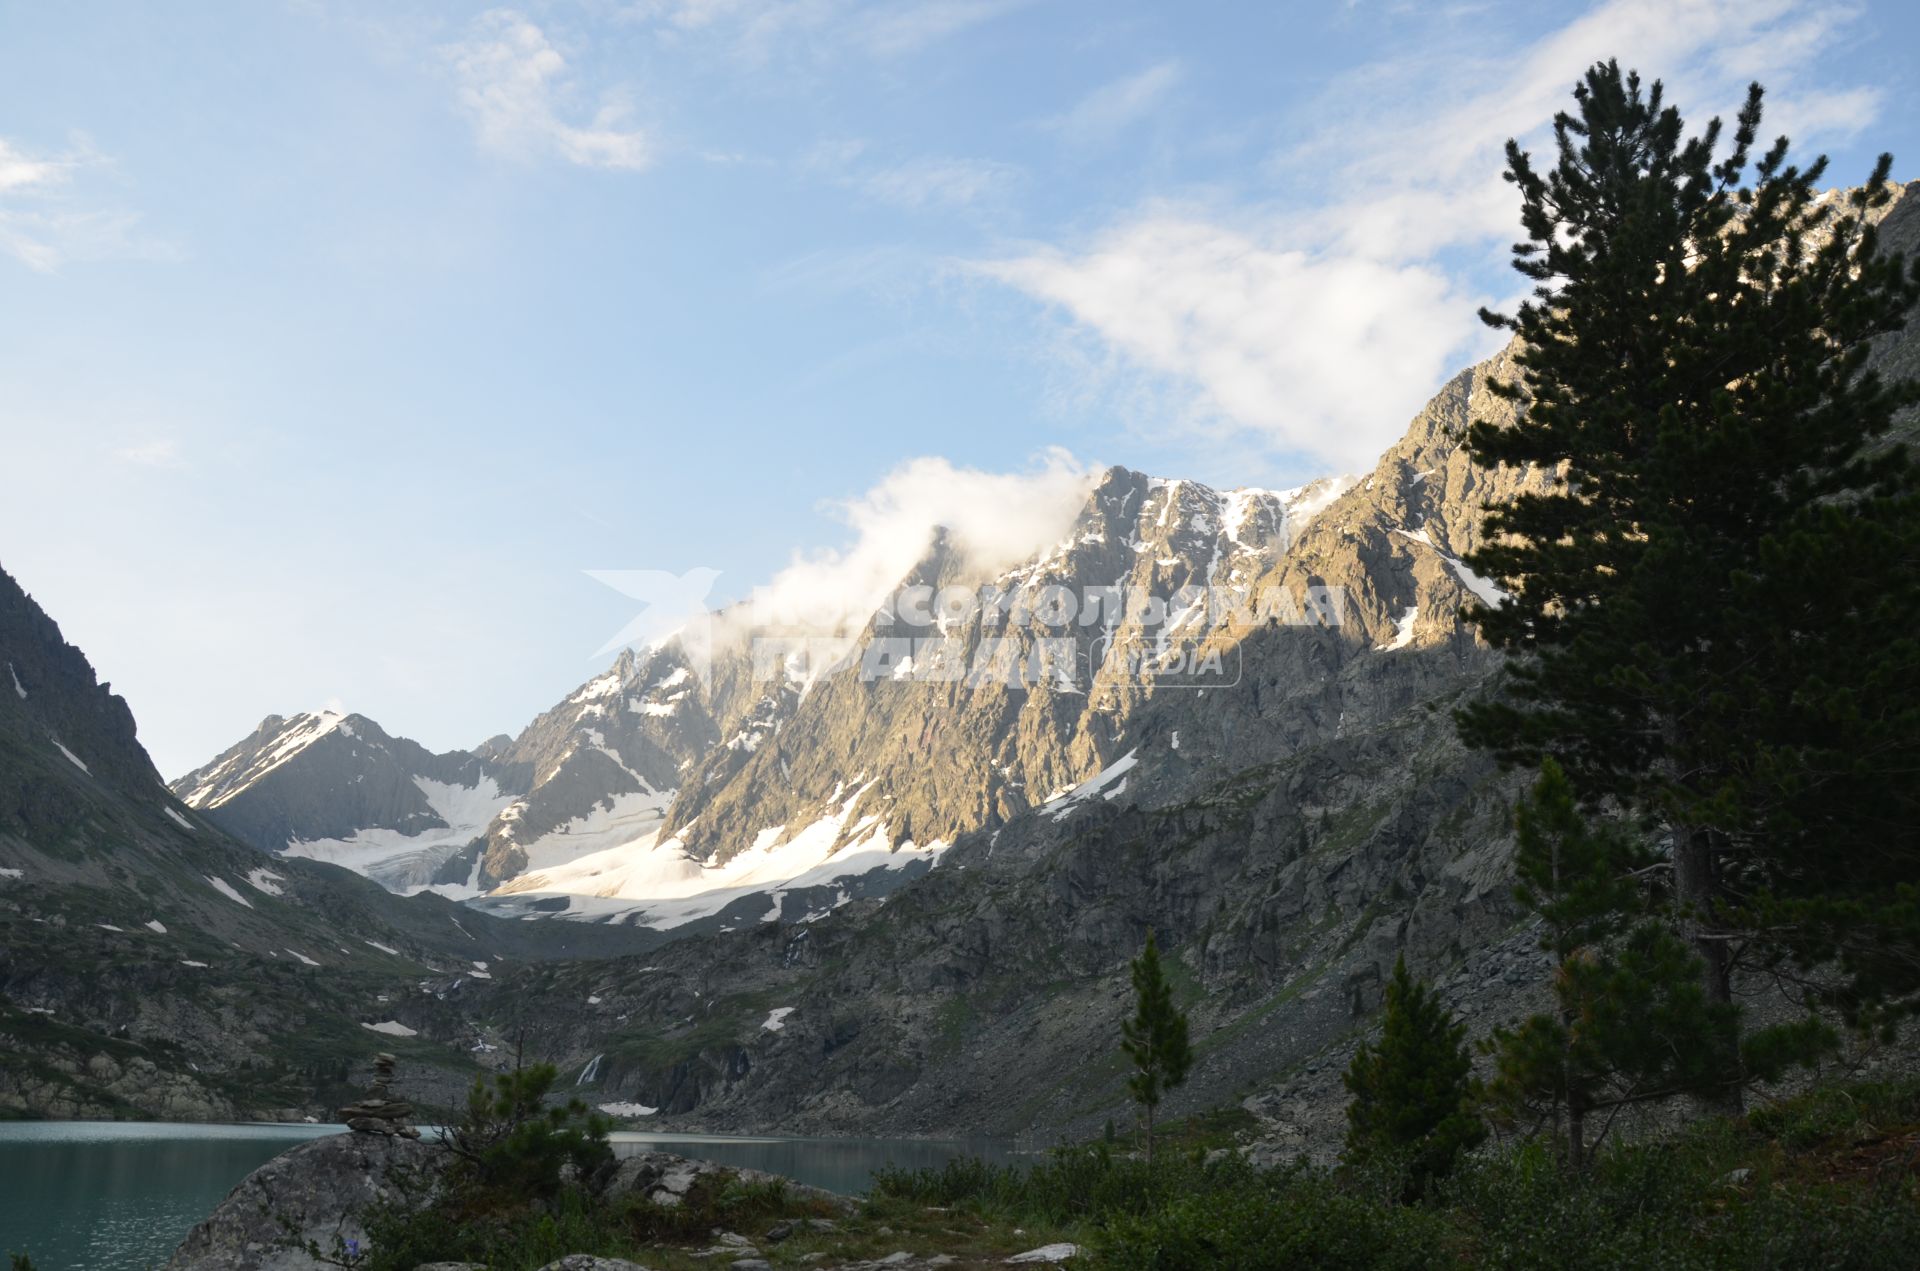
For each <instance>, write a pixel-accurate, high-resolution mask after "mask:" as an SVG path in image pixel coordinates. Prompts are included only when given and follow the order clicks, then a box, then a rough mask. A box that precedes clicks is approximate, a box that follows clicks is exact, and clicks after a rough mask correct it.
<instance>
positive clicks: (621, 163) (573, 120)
mask: <svg viewBox="0 0 1920 1271" xmlns="http://www.w3.org/2000/svg"><path fill="white" fill-rule="evenodd" d="M443 52H444V53H445V55H446V58H447V60H448V63H449V64H450V65H451V67H452V69H453V73H454V77H455V79H456V81H457V83H458V89H459V100H460V105H461V108H462V109H463V110H465V111H466V113H467V115H468V116H469V117H470V118H471V119H472V121H473V126H474V131H475V133H476V135H477V137H478V139H479V141H480V144H481V145H482V146H484V147H485V148H487V149H489V150H492V151H495V152H496V153H499V154H504V155H509V156H511V157H514V158H521V159H526V158H533V157H535V156H538V155H542V154H551V155H556V156H558V157H559V158H561V159H564V160H566V161H567V162H568V163H574V164H578V165H580V166H582V167H589V168H620V169H627V170H630V171H631V170H637V169H640V168H644V167H646V166H647V165H648V164H649V163H650V162H651V161H652V159H653V146H652V144H651V141H650V139H649V138H648V136H647V134H646V133H645V132H644V131H643V130H642V129H640V128H638V127H635V126H633V124H632V122H631V118H630V116H631V108H630V106H629V104H628V103H627V102H626V101H625V100H624V99H623V98H622V97H621V95H620V94H618V93H616V92H605V93H602V94H600V96H599V97H598V99H597V101H596V103H595V104H594V105H593V106H592V107H591V108H586V107H583V106H581V105H580V99H581V98H582V96H583V90H582V89H581V86H580V84H579V82H578V80H577V77H576V76H575V75H574V73H573V71H572V70H571V68H570V67H569V66H568V64H567V59H566V58H565V57H564V56H563V55H562V54H561V52H560V50H559V49H557V48H555V47H554V45H553V43H552V41H550V40H549V39H548V38H547V34H546V32H545V31H543V30H541V29H540V27H539V26H537V25H535V24H534V23H533V22H532V21H531V20H529V19H528V18H527V17H526V16H525V15H524V14H521V13H519V12H516V11H515V10H512V9H493V10H489V11H488V12H486V13H483V14H481V15H480V16H479V17H478V18H476V19H475V20H474V22H473V25H472V27H471V29H470V30H469V32H468V35H467V38H466V39H464V40H461V41H460V42H458V43H456V44H452V45H449V46H447V47H446V48H445V49H444V50H443Z"/></svg>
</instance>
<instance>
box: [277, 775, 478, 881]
mask: <svg viewBox="0 0 1920 1271" xmlns="http://www.w3.org/2000/svg"><path fill="white" fill-rule="evenodd" d="M413 783H414V785H416V786H418V787H419V789H420V793H421V794H423V795H425V796H426V799H427V804H428V806H430V807H431V808H432V809H433V814H434V815H435V816H437V817H439V818H440V819H441V820H442V821H444V822H446V828H445V829H434V830H426V831H423V832H421V833H419V834H404V833H402V832H401V831H399V830H386V829H369V830H361V831H360V832H359V833H357V834H355V835H353V836H352V837H351V838H344V839H313V840H304V839H294V840H293V841H292V842H290V843H288V844H287V846H286V848H285V849H284V851H285V854H286V855H288V856H304V857H306V858H307V859H309V860H316V861H326V862H327V863H328V864H331V865H343V866H345V867H346V868H348V869H350V870H352V871H353V872H354V873H356V874H364V875H366V876H367V877H368V878H371V879H372V880H373V881H374V882H376V883H379V884H380V885H381V886H382V887H385V888H386V889H387V890H388V891H395V892H400V893H401V894H403V895H410V894H412V893H413V892H417V891H423V890H425V889H426V887H427V884H428V882H429V880H431V879H432V877H433V875H434V872H435V871H436V870H438V869H439V868H440V867H441V866H442V865H444V864H445V863H446V862H447V859H448V858H449V857H451V856H453V855H455V854H456V853H458V852H459V851H460V850H461V849H463V848H464V847H466V846H467V844H469V843H471V842H473V840H475V839H477V838H479V837H480V836H481V835H483V834H485V833H486V832H487V826H488V825H489V824H490V823H491V822H492V821H493V818H494V817H496V816H498V815H500V813H501V812H503V811H505V810H506V808H507V805H508V804H510V803H512V802H513V801H514V800H513V796H511V795H505V794H502V793H500V787H499V785H498V784H497V783H496V782H495V781H494V779H493V778H492V777H482V778H481V779H480V781H479V783H478V784H476V785H472V786H457V785H449V784H447V783H445V782H441V781H434V780H432V779H430V778H428V777H415V778H414V779H413ZM435 890H440V889H438V888H436V889H435ZM472 894H474V893H473V891H472V890H471V889H464V895H463V896H459V897H452V899H463V898H464V896H465V895H472Z"/></svg>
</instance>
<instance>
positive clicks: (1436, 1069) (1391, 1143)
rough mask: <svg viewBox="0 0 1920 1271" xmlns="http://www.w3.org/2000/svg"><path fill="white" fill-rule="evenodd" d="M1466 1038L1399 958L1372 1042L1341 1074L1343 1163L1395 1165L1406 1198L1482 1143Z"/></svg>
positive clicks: (1460, 1026) (1436, 997)
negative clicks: (1399, 1166) (1399, 1164)
mask: <svg viewBox="0 0 1920 1271" xmlns="http://www.w3.org/2000/svg"><path fill="white" fill-rule="evenodd" d="M1466 1032H1467V1029H1466V1025H1465V1024H1464V1023H1456V1022H1455V1021H1454V1019H1453V1017H1452V1014H1451V1013H1450V1012H1449V1011H1448V1010H1447V1008H1446V1005H1445V1003H1443V1002H1442V1001H1441V1000H1440V998H1439V995H1438V994H1436V993H1434V992H1433V990H1432V989H1431V988H1429V987H1428V986H1427V985H1426V984H1425V983H1424V982H1422V981H1418V980H1415V979H1414V978H1413V977H1412V976H1411V975H1410V974H1408V972H1407V960H1406V957H1405V956H1404V955H1403V956H1402V957H1401V958H1400V959H1399V960H1398V961H1396V962H1395V963H1394V966H1393V979H1392V980H1391V981H1389V982H1388V984H1387V997H1386V1010H1385V1013H1384V1015H1383V1018H1382V1020H1381V1025H1380V1040H1379V1042H1378V1043H1377V1044H1376V1043H1363V1044H1362V1045H1361V1047H1360V1049H1359V1050H1358V1051H1357V1052H1356V1053H1355V1054H1354V1057H1353V1063H1352V1064H1351V1065H1350V1066H1349V1067H1348V1068H1347V1072H1346V1076H1345V1078H1344V1080H1345V1082H1346V1087H1347V1092H1348V1093H1349V1094H1351V1095H1352V1096H1353V1101H1352V1102H1351V1103H1349V1104H1348V1105H1347V1144H1346V1153H1345V1155H1346V1159H1347V1160H1349V1161H1352V1162H1356V1163H1358V1162H1364V1161H1369V1160H1374V1159H1379V1158H1383V1157H1384V1158H1389V1159H1396V1160H1400V1161H1403V1162H1404V1163H1405V1165H1406V1167H1407V1179H1408V1182H1407V1191H1408V1194H1409V1197H1410V1198H1411V1197H1416V1196H1419V1195H1421V1194H1423V1193H1424V1192H1425V1191H1426V1189H1427V1185H1428V1184H1429V1183H1430V1182H1431V1181H1432V1180H1434V1179H1436V1178H1440V1177H1443V1176H1445V1175H1446V1174H1447V1173H1448V1172H1449V1171H1450V1170H1451V1169H1452V1168H1453V1162H1454V1159H1455V1158H1456V1157H1458V1156H1459V1155H1460V1153H1461V1152H1463V1151H1466V1150H1467V1149H1469V1148H1472V1147H1474V1146H1475V1145H1477V1144H1478V1143H1479V1142H1480V1141H1481V1140H1482V1139H1483V1138H1485V1137H1486V1133H1487V1131H1486V1127H1485V1126H1484V1125H1482V1124H1481V1122H1480V1118H1479V1116H1478V1115H1477V1114H1476V1113H1475V1112H1474V1110H1473V1106H1474V1100H1475V1098H1476V1094H1477V1091H1476V1087H1475V1083H1474V1081H1473V1059H1472V1056H1471V1055H1470V1054H1469V1053H1468V1050H1467V1045H1466Z"/></svg>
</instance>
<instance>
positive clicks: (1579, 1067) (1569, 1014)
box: [1488, 759, 1740, 1169]
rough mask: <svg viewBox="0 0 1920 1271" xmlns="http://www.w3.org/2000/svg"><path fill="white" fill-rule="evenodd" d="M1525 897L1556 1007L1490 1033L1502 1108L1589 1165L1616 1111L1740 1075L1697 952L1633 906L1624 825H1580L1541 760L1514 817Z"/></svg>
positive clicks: (1559, 782) (1732, 1028)
mask: <svg viewBox="0 0 1920 1271" xmlns="http://www.w3.org/2000/svg"><path fill="white" fill-rule="evenodd" d="M1515 822H1516V826H1517V829H1518V838H1519V845H1518V848H1517V850H1516V853H1515V868H1516V870H1517V872H1518V873H1519V875H1520V885H1519V887H1518V888H1517V891H1518V894H1519V897H1520V899H1521V901H1522V903H1524V904H1526V905H1528V906H1529V907H1530V908H1532V909H1533V911H1534V912H1535V913H1537V914H1538V915H1539V916H1540V919H1541V932H1540V945H1541V947H1542V948H1543V949H1546V950H1547V951H1548V952H1550V953H1552V954H1553V955H1554V956H1555V957H1556V958H1557V959H1558V966H1557V968H1556V969H1555V973H1554V982H1553V993H1554V1002H1555V1009H1554V1010H1553V1011H1552V1012H1551V1013H1547V1014H1540V1015H1534V1016H1532V1017H1530V1018H1528V1019H1527V1020H1525V1021H1523V1022H1522V1023H1521V1024H1520V1026H1519V1027H1518V1028H1515V1029H1496V1030H1494V1033H1493V1036H1492V1038H1491V1041H1490V1046H1491V1049H1492V1050H1493V1052H1494V1053H1495V1054H1496V1055H1497V1057H1498V1074H1497V1076H1496V1077H1495V1079H1494V1080H1493V1082H1492V1083H1491V1084H1490V1086H1489V1087H1488V1093H1489V1095H1490V1097H1491V1099H1492V1101H1493V1103H1494V1105H1495V1106H1496V1107H1498V1108H1501V1109H1502V1110H1503V1111H1504V1112H1506V1113H1507V1114H1508V1115H1509V1116H1511V1117H1515V1118H1519V1117H1522V1116H1524V1115H1528V1114H1531V1115H1532V1116H1534V1117H1535V1118H1536V1119H1537V1120H1538V1121H1539V1122H1541V1123H1545V1124H1551V1125H1553V1126H1554V1127H1556V1130H1557V1132H1558V1134H1559V1137H1560V1141H1561V1143H1562V1145H1563V1151H1564V1154H1565V1156H1566V1159H1567V1160H1568V1162H1569V1163H1570V1164H1572V1165H1573V1166H1574V1168H1576V1169H1581V1168H1584V1167H1585V1165H1586V1162H1587V1161H1588V1159H1589V1158H1590V1157H1591V1154H1592V1151H1593V1149H1594V1148H1595V1147H1597V1146H1598V1145H1599V1143H1600V1141H1601V1140H1603V1139H1604V1138H1605V1137H1606V1133H1607V1129H1608V1128H1609V1127H1610V1126H1611V1125H1612V1123H1613V1117H1614V1115H1615V1114H1616V1113H1617V1112H1618V1110H1619V1109H1621V1108H1623V1107H1627V1106H1629V1105H1631V1104H1635V1103H1644V1102H1647V1101H1649V1100H1653V1099H1665V1098H1670V1097H1672V1096H1674V1095H1680V1094H1694V1095H1699V1094H1708V1095H1711V1094H1713V1093H1715V1092H1717V1091H1720V1090H1723V1089H1725V1088H1727V1087H1728V1086H1730V1085H1733V1084H1736V1083H1737V1082H1738V1080H1739V1072H1740V1069H1739V1064H1738V1055H1737V1051H1736V1036H1737V1026H1738V1013H1737V1010H1736V1008H1734V1007H1733V1006H1731V1005H1729V1004H1727V1003H1723V1002H1715V1001H1712V1000H1710V999H1709V997H1708V995H1707V992H1706V989H1705V985H1704V984H1703V982H1702V979H1701V966H1700V959H1699V957H1698V956H1697V955H1696V954H1694V953H1693V951H1692V950H1691V949H1690V948H1689V947H1688V945H1687V944H1686V942H1685V941H1683V940H1681V939H1680V938H1679V937H1678V936H1676V935H1675V934H1674V933H1673V931H1672V929H1671V928H1669V927H1668V926H1667V925H1666V924H1664V923H1663V922H1662V921H1660V920H1659V919H1658V918H1646V917H1639V916H1637V915H1636V913H1635V909H1636V906H1635V904H1634V892H1635V890H1636V889H1635V884H1634V882H1633V875H1634V874H1635V872H1636V871H1637V869H1639V868H1643V867H1644V866H1645V864H1646V863H1647V862H1648V861H1649V860H1650V859H1651V858H1650V854H1649V853H1647V852H1646V851H1645V849H1644V848H1642V847H1640V846H1639V845H1638V844H1637V843H1636V841H1635V837H1634V835H1633V833H1632V831H1631V829H1630V828H1629V827H1626V826H1623V825H1621V824H1619V823H1617V822H1595V821H1590V820H1588V819H1587V818H1586V817H1585V816H1583V815H1582V814H1581V812H1580V809H1579V808H1578V807H1577V806H1576V805H1575V803H1574V798H1573V788H1572V785H1571V783H1569V782H1568V780H1567V777H1566V774H1565V773H1564V772H1563V771H1561V769H1560V766H1559V765H1558V764H1556V763H1554V761H1553V760H1551V759H1549V760H1547V761H1546V762H1545V763H1544V764H1542V766H1541V773H1540V779H1539V781H1538V782H1537V783H1536V784H1535V785H1534V787H1533V789H1532V791H1531V792H1530V793H1529V794H1528V795H1527V797H1526V798H1525V799H1523V800H1522V801H1521V803H1520V807H1519V809H1518V812H1517V814H1516V817H1515Z"/></svg>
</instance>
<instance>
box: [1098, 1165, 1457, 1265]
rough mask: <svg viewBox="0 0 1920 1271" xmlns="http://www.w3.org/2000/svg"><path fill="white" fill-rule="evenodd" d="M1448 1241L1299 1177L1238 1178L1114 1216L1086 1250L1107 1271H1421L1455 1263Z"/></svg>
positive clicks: (1416, 1221) (1415, 1210)
mask: <svg viewBox="0 0 1920 1271" xmlns="http://www.w3.org/2000/svg"><path fill="white" fill-rule="evenodd" d="M1456 1243H1457V1239H1456V1237H1455V1235H1454V1233H1453V1232H1452V1231H1451V1229H1450V1228H1449V1227H1448V1225H1447V1223H1446V1221H1445V1219H1444V1218H1443V1217H1442V1216H1440V1215H1438V1214H1436V1213H1435V1212H1433V1211H1431V1210H1428V1209H1424V1208H1420V1207H1417V1206H1410V1205H1397V1204H1394V1203H1392V1202H1390V1201H1387V1202H1383V1201H1379V1200H1374V1199H1370V1198H1368V1197H1366V1196H1363V1195H1359V1194H1356V1193H1355V1192H1353V1191H1351V1190H1349V1189H1348V1188H1346V1187H1344V1186H1342V1185H1341V1183H1340V1182H1339V1181H1338V1180H1337V1179H1335V1178H1333V1177H1332V1176H1331V1175H1328V1174H1325V1173H1323V1172H1320V1171H1317V1170H1309V1169H1300V1170H1291V1171H1275V1172H1273V1173H1271V1174H1268V1175H1265V1176H1247V1175H1242V1176H1239V1177H1237V1178H1236V1179H1235V1180H1234V1185H1233V1186H1230V1187H1227V1188H1223V1189H1220V1190H1216V1191H1213V1192H1210V1193H1204V1194H1198V1195H1186V1196H1182V1197H1181V1198H1180V1199H1178V1200H1175V1201H1173V1202H1172V1203H1170V1204H1168V1205H1166V1206H1165V1207H1163V1208H1161V1209H1158V1210H1155V1211H1149V1212H1144V1213H1138V1214H1134V1213H1122V1214H1116V1215H1114V1216H1113V1218H1112V1221H1111V1222H1110V1223H1109V1224H1108V1226H1107V1227H1106V1229H1105V1230H1104V1231H1103V1232H1101V1233H1099V1234H1098V1235H1097V1236H1095V1237H1094V1251H1095V1253H1096V1256H1097V1257H1098V1258H1099V1260H1100V1265H1101V1266H1103V1267H1111V1268H1115V1271H1203V1269H1217V1271H1273V1269H1275V1268H1282V1267H1317V1268H1326V1269H1327V1271H1337V1269H1339V1268H1355V1269H1358V1268H1379V1269H1380V1271H1422V1269H1424V1268H1438V1267H1449V1266H1453V1265H1456V1260H1455V1257H1454V1255H1453V1252H1452V1247H1453V1246H1454V1245H1455V1244H1456Z"/></svg>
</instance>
